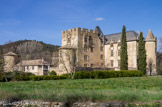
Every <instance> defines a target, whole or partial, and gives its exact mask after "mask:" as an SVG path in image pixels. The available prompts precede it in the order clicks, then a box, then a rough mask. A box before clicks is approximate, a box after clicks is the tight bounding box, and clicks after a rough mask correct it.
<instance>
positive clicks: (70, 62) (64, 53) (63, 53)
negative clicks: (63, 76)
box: [60, 48, 76, 79]
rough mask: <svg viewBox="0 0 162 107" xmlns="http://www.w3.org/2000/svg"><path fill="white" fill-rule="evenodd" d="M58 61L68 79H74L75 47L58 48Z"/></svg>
mask: <svg viewBox="0 0 162 107" xmlns="http://www.w3.org/2000/svg"><path fill="white" fill-rule="evenodd" d="M60 63H61V64H62V65H63V69H64V70H65V71H66V73H67V74H68V76H69V78H70V79H74V75H75V71H76V70H75V69H76V49H75V48H71V49H67V50H65V49H61V50H60Z"/></svg>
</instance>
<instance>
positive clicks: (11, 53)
mask: <svg viewBox="0 0 162 107" xmlns="http://www.w3.org/2000/svg"><path fill="white" fill-rule="evenodd" d="M4 56H17V54H15V53H13V52H8V53H6V54H4Z"/></svg>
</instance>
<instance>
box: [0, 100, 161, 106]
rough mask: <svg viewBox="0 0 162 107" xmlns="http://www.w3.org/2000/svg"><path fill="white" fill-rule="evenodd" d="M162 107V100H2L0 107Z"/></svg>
mask: <svg viewBox="0 0 162 107" xmlns="http://www.w3.org/2000/svg"><path fill="white" fill-rule="evenodd" d="M137 106H138V107H145V106H147V107H161V106H162V101H154V102H147V103H145V102H134V103H129V102H119V101H118V102H117V101H109V102H75V103H71V104H69V103H66V102H44V101H31V100H23V101H14V102H11V101H0V107H137Z"/></svg>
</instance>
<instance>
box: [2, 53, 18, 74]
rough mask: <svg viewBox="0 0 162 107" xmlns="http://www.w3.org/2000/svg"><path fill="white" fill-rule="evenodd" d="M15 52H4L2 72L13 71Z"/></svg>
mask: <svg viewBox="0 0 162 107" xmlns="http://www.w3.org/2000/svg"><path fill="white" fill-rule="evenodd" d="M16 56H17V54H15V53H13V52H8V53H6V54H4V72H12V71H14V66H15V61H16Z"/></svg>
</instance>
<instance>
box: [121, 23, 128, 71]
mask: <svg viewBox="0 0 162 107" xmlns="http://www.w3.org/2000/svg"><path fill="white" fill-rule="evenodd" d="M120 70H128V55H127V40H126V28H125V26H123V30H122V38H121V54H120Z"/></svg>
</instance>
